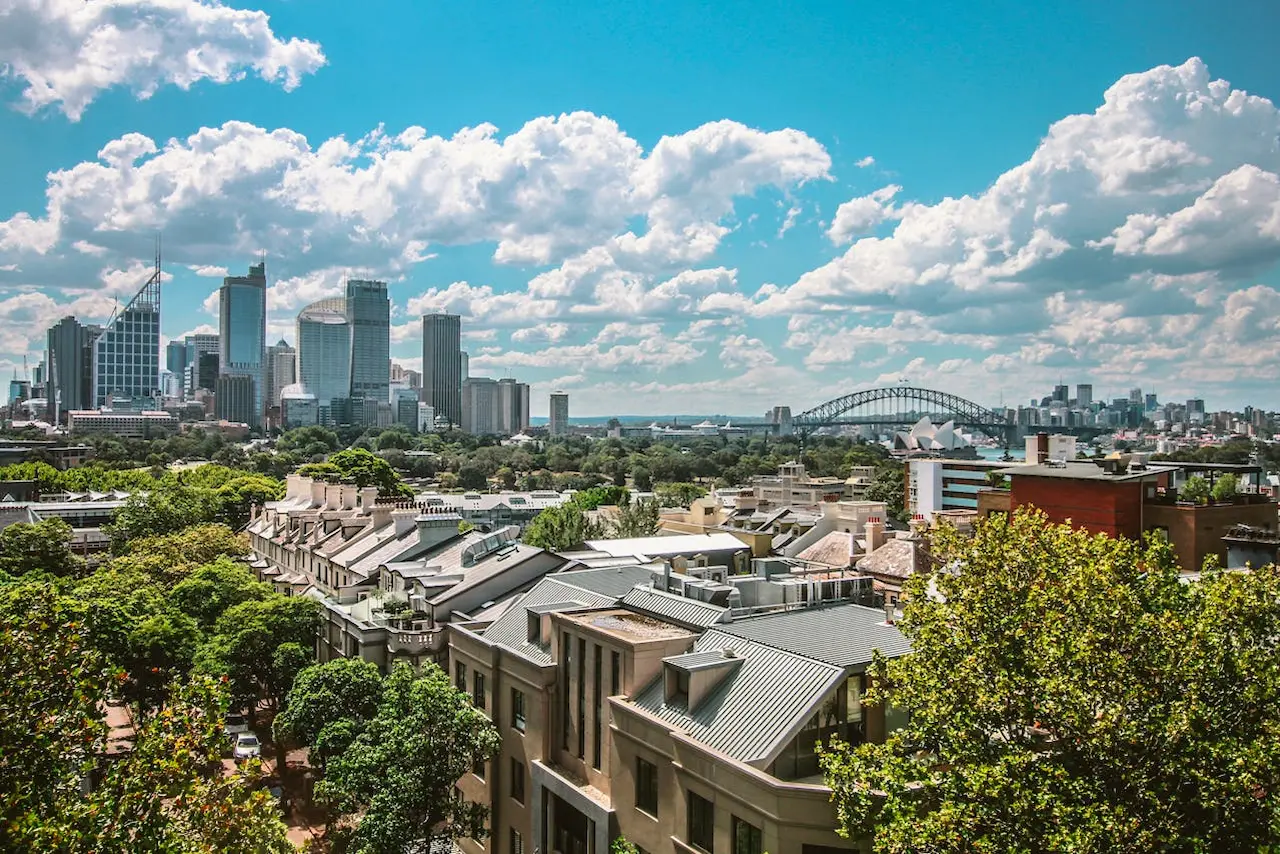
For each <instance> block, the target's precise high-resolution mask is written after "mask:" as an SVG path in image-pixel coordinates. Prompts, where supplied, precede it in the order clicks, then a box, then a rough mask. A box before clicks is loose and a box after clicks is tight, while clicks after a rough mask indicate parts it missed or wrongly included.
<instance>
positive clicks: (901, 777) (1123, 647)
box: [823, 510, 1280, 852]
mask: <svg viewBox="0 0 1280 854" xmlns="http://www.w3.org/2000/svg"><path fill="white" fill-rule="evenodd" d="M932 549H933V557H934V558H935V560H936V565H938V566H940V567H942V568H943V569H942V570H940V571H937V572H935V573H933V574H932V575H929V576H916V577H913V578H912V579H911V580H910V581H909V582H908V585H907V591H906V592H907V594H908V597H909V599H908V604H907V605H906V608H905V611H904V614H903V617H902V620H901V622H900V628H901V630H902V632H903V633H904V634H905V635H906V636H907V637H908V638H909V639H910V640H911V643H912V653H911V654H910V655H909V656H906V657H904V658H899V659H895V660H893V661H887V662H886V661H884V660H883V659H880V660H877V662H876V663H875V665H874V666H873V668H872V674H871V675H872V678H871V683H872V686H873V687H872V689H871V690H870V691H869V692H868V695H867V701H868V702H871V703H885V702H891V703H892V705H893V707H894V708H895V709H897V710H900V711H902V712H904V713H905V716H906V720H907V723H906V725H905V727H903V728H902V729H899V730H897V731H895V732H893V733H891V734H890V735H889V737H888V739H887V741H886V742H885V743H884V744H867V745H862V746H860V747H857V748H855V749H849V748H846V747H843V746H840V747H836V748H835V749H833V750H829V751H828V752H826V753H825V755H824V756H823V765H824V768H825V770H826V774H827V776H828V781H829V783H830V785H831V786H832V788H833V791H834V800H835V803H836V805H837V808H838V812H839V817H840V821H841V825H842V828H843V830H844V831H845V832H847V833H848V834H849V835H851V836H856V837H865V836H871V837H872V838H873V839H874V846H875V849H876V850H877V851H882V852H908V851H912V852H914V851H941V850H956V849H961V848H963V849H964V850H970V851H990V852H1005V851H1024V852H1032V851H1067V850H1070V851H1099V852H1102V851H1153V852H1154V851H1188V852H1191V851H1206V852H1207V851H1214V852H1235V851H1240V852H1243V851H1257V850H1260V849H1262V848H1264V847H1265V846H1274V845H1276V844H1277V843H1278V842H1280V810H1278V806H1280V738H1278V737H1277V733H1278V732H1280V657H1278V656H1277V655H1276V638H1277V637H1280V572H1278V571H1277V569H1276V568H1275V567H1266V568H1264V569H1261V570H1257V571H1255V572H1252V573H1228V572H1209V573H1207V574H1206V575H1205V576H1204V578H1203V580H1201V581H1197V582H1192V583H1184V582H1183V581H1181V580H1180V579H1179V573H1178V568H1177V567H1176V565H1175V563H1174V558H1173V553H1172V551H1171V549H1170V547H1169V546H1168V545H1167V544H1166V543H1164V542H1161V541H1159V540H1158V539H1155V538H1153V539H1150V540H1148V541H1146V542H1145V543H1141V544H1140V543H1136V542H1132V541H1128V540H1117V539H1110V538H1107V537H1104V536H1093V535H1090V534H1088V533H1085V532H1082V531H1078V530H1073V529H1071V528H1069V527H1066V526H1060V525H1053V524H1050V523H1049V522H1048V520H1047V518H1046V517H1045V516H1044V515H1043V514H1042V513H1039V512H1036V511H1028V510H1020V511H1018V512H1017V513H1016V514H1015V515H1014V516H1013V517H1012V518H1011V519H1008V520H1005V519H1003V518H1001V517H992V518H990V519H988V520H986V521H985V522H983V523H982V524H980V525H979V526H978V529H977V533H976V535H974V536H973V537H972V538H971V539H965V538H964V537H963V536H961V535H959V534H957V533H955V532H954V531H952V530H950V529H947V528H943V529H941V531H940V532H939V533H937V534H936V535H935V537H934V540H933V544H932ZM931 585H932V587H931Z"/></svg>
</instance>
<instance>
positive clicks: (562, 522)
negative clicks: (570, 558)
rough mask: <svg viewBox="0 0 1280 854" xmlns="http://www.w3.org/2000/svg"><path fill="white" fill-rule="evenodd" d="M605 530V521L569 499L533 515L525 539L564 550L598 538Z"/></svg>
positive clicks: (576, 547)
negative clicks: (597, 519) (599, 519)
mask: <svg viewBox="0 0 1280 854" xmlns="http://www.w3.org/2000/svg"><path fill="white" fill-rule="evenodd" d="M604 533H605V531H604V526H603V525H601V524H600V523H599V522H597V521H595V520H593V519H590V518H588V516H587V514H586V513H585V512H583V510H582V509H581V508H579V507H577V506H576V505H574V504H572V503H570V504H563V505H561V506H559V507H548V508H547V509H546V510H543V511H542V512H541V513H539V514H538V515H537V516H534V517H533V521H532V522H530V523H529V527H527V528H525V531H524V537H523V539H524V541H525V542H526V543H528V544H529V545H531V546H537V547H538V548H541V549H547V550H548V551H553V552H565V551H573V550H574V549H580V548H582V544H583V543H585V542H586V541H587V540H594V539H598V538H599V537H602V536H604Z"/></svg>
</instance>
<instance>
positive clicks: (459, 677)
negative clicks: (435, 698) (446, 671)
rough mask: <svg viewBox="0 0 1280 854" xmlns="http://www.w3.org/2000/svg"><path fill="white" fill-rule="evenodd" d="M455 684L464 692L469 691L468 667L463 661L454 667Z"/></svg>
mask: <svg viewBox="0 0 1280 854" xmlns="http://www.w3.org/2000/svg"><path fill="white" fill-rule="evenodd" d="M453 684H454V686H455V687H456V688H457V689H458V690H459V691H462V692H464V693H465V692H466V690H467V665H465V664H463V663H462V662H461V661H459V662H457V663H456V664H454V665H453Z"/></svg>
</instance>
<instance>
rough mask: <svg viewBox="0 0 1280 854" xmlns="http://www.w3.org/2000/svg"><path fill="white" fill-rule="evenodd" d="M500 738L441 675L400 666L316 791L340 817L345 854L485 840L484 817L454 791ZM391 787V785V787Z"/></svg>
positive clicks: (397, 852) (386, 853) (479, 807)
mask: <svg viewBox="0 0 1280 854" xmlns="http://www.w3.org/2000/svg"><path fill="white" fill-rule="evenodd" d="M498 743H499V739H498V732H497V730H496V729H495V728H494V726H493V723H492V722H491V721H490V720H489V719H488V718H487V717H485V716H484V714H483V713H482V712H480V711H479V710H477V709H476V708H474V707H473V706H472V705H471V702H470V700H469V699H468V698H467V695H466V694H465V693H463V692H461V691H458V690H457V689H455V688H454V687H453V684H452V683H451V682H450V681H449V678H448V676H447V675H446V674H445V673H444V671H442V670H441V669H440V668H439V667H436V666H435V665H427V666H425V667H424V668H423V670H422V673H421V674H420V675H415V673H414V671H413V670H412V668H410V667H409V666H408V665H407V664H404V663H403V662H401V663H398V664H396V665H395V667H394V668H392V671H391V673H390V675H388V676H387V678H386V680H385V681H384V683H383V689H382V697H381V700H380V702H379V704H378V709H377V712H376V714H374V715H373V717H372V718H371V719H370V720H369V721H368V723H367V724H366V725H365V727H364V729H363V730H362V731H361V732H360V733H359V734H357V735H356V736H355V737H354V740H352V741H351V743H350V746H348V747H347V748H346V749H345V750H343V751H342V753H341V754H340V755H338V756H336V757H334V758H333V759H331V760H330V761H329V762H328V764H327V765H326V768H325V778H324V780H322V781H321V782H320V783H319V784H318V785H317V787H316V795H317V797H318V798H320V799H322V800H324V801H326V802H328V803H329V804H330V805H331V806H332V808H333V809H334V810H335V811H336V812H337V813H338V814H339V815H341V816H343V817H344V822H345V830H346V832H345V833H344V834H341V835H345V836H347V837H348V841H349V847H348V850H350V851H352V852H359V854H404V852H406V851H409V850H415V849H416V846H418V845H419V844H420V843H422V842H423V841H426V840H431V839H448V840H452V839H456V838H458V837H464V836H467V837H471V838H473V839H483V838H484V837H485V835H486V829H485V821H486V818H487V815H488V810H487V808H486V807H485V806H484V805H483V804H477V803H469V802H467V801H465V800H463V799H462V798H461V797H460V796H458V794H457V793H456V791H455V789H454V784H455V783H456V782H457V781H458V780H459V779H460V778H461V777H462V776H463V775H464V774H466V773H467V772H468V771H469V770H470V769H471V768H472V767H473V766H474V765H475V763H477V762H480V761H487V760H488V759H490V758H492V757H493V755H494V754H495V753H496V752H497V749H498ZM389 783H390V785H389ZM422 850H426V848H425V846H423V849H422Z"/></svg>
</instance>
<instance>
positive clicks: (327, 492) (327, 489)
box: [324, 483, 342, 510]
mask: <svg viewBox="0 0 1280 854" xmlns="http://www.w3.org/2000/svg"><path fill="white" fill-rule="evenodd" d="M341 506H342V486H341V485H340V484H336V483H326V484H325V485H324V509H326V510H337V509H338V508H340V507H341Z"/></svg>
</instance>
